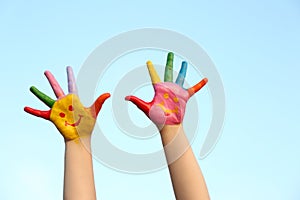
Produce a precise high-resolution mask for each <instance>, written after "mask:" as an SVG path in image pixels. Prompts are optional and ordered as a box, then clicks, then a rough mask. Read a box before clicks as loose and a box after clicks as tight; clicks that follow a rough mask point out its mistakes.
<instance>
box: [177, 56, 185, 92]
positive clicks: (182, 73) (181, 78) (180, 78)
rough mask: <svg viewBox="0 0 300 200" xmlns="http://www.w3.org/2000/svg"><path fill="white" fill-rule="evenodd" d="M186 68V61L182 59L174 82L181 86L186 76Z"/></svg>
mask: <svg viewBox="0 0 300 200" xmlns="http://www.w3.org/2000/svg"><path fill="white" fill-rule="evenodd" d="M186 70H187V62H185V61H183V62H182V63H181V68H180V71H179V74H178V76H177V79H176V84H177V85H179V86H181V87H182V86H183V83H184V79H185V76H186Z"/></svg>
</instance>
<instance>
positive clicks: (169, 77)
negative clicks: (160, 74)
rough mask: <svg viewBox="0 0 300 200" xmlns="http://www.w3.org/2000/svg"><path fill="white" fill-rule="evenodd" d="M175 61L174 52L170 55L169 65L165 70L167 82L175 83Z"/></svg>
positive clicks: (168, 58)
mask: <svg viewBox="0 0 300 200" xmlns="http://www.w3.org/2000/svg"><path fill="white" fill-rule="evenodd" d="M173 60H174V54H173V53H172V52H169V53H168V57H167V64H166V68H165V78H164V81H165V82H173Z"/></svg>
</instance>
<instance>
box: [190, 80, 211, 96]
mask: <svg viewBox="0 0 300 200" xmlns="http://www.w3.org/2000/svg"><path fill="white" fill-rule="evenodd" d="M207 82H208V79H207V78H204V79H202V80H201V81H200V82H199V83H197V84H196V85H194V86H193V87H191V88H189V89H188V92H189V94H190V96H193V95H194V94H195V93H197V92H198V91H199V90H200V89H201V88H202V87H203V86H204V85H206V83H207Z"/></svg>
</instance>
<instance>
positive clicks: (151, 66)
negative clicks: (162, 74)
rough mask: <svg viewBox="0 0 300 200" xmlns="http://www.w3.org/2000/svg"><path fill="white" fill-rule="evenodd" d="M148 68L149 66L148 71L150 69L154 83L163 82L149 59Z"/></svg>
mask: <svg viewBox="0 0 300 200" xmlns="http://www.w3.org/2000/svg"><path fill="white" fill-rule="evenodd" d="M147 68H148V71H149V75H150V78H151V81H152V84H156V83H159V82H161V81H160V78H159V76H158V74H157V72H156V70H155V68H154V66H153V64H152V62H151V61H147Z"/></svg>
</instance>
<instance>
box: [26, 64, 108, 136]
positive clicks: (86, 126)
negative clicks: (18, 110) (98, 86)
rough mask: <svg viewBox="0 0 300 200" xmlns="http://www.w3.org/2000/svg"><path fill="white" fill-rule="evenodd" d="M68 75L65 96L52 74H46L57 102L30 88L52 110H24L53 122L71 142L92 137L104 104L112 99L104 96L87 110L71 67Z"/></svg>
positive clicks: (106, 95) (106, 94)
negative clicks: (82, 102)
mask: <svg viewBox="0 0 300 200" xmlns="http://www.w3.org/2000/svg"><path fill="white" fill-rule="evenodd" d="M67 75H68V89H69V93H68V94H67V95H65V93H64V91H63V90H62V89H61V87H60V85H59V84H58V82H57V81H56V79H55V78H54V76H53V75H52V74H51V72H49V71H46V72H45V76H46V77H47V79H48V81H49V83H50V85H51V87H52V89H53V91H54V93H55V95H56V97H57V100H54V99H52V98H50V97H49V96H47V95H46V94H44V93H42V92H41V91H39V90H38V89H37V88H36V87H34V86H32V87H31V88H30V91H31V92H32V93H33V94H34V95H35V96H36V97H37V98H39V99H40V100H41V101H42V102H44V103H45V104H46V105H47V106H48V107H49V108H50V110H47V111H41V110H36V109H33V108H30V107H25V108H24V110H25V111H26V112H27V113H29V114H32V115H35V116H37V117H41V118H44V119H46V120H50V121H51V122H53V123H54V125H55V126H56V127H57V129H58V130H59V131H60V133H61V134H62V136H63V137H64V139H65V140H66V141H70V140H77V139H79V138H80V137H84V136H89V135H91V133H92V131H93V129H94V125H95V122H96V118H97V115H98V113H99V111H100V109H101V107H102V104H103V103H104V101H105V100H106V99H107V98H109V97H110V94H109V93H104V94H102V95H101V96H99V97H98V98H97V100H96V101H95V102H94V103H93V105H92V106H90V107H87V108H86V107H84V106H83V105H82V104H81V102H80V99H79V97H78V95H77V87H76V82H75V78H74V73H73V70H72V68H71V67H67Z"/></svg>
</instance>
